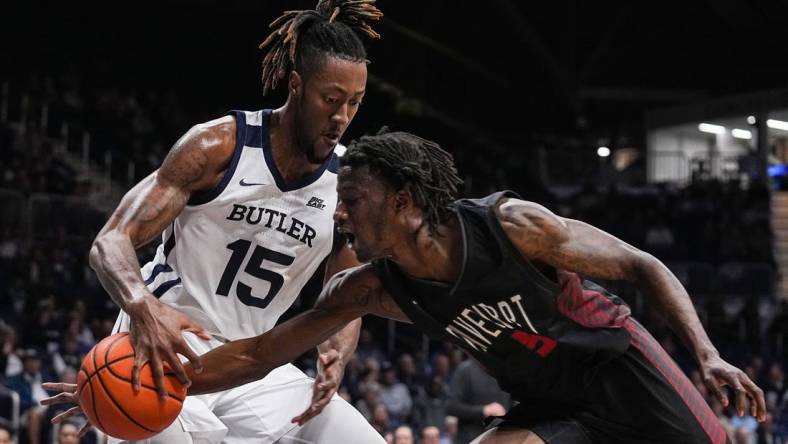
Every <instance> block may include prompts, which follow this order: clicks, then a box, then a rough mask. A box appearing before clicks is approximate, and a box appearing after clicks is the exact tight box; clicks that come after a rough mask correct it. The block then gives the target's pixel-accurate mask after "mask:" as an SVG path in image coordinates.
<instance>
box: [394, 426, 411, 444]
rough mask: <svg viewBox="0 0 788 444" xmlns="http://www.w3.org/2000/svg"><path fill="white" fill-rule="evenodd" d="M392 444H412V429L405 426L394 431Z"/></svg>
mask: <svg viewBox="0 0 788 444" xmlns="http://www.w3.org/2000/svg"><path fill="white" fill-rule="evenodd" d="M394 444H413V429H411V428H410V427H408V426H406V425H402V426H399V427H397V429H396V430H394Z"/></svg>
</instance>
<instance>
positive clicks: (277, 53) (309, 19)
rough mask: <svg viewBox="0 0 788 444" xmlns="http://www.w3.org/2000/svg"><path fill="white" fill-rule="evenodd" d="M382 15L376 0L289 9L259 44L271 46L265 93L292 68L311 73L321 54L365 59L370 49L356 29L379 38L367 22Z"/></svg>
mask: <svg viewBox="0 0 788 444" xmlns="http://www.w3.org/2000/svg"><path fill="white" fill-rule="evenodd" d="M381 17H383V13H382V12H380V10H379V9H378V8H377V7H375V0H320V1H319V2H318V4H317V7H316V8H315V9H314V10H303V11H286V12H285V13H284V14H283V15H282V16H281V17H279V18H278V19H276V20H274V21H273V22H272V23H271V24H270V25H269V27H270V28H274V29H275V31H273V32H271V34H270V35H269V36H268V38H267V39H265V41H264V42H263V43H261V44H260V49H263V48H265V47H266V46H267V47H268V53H267V54H266V55H265V58H264V59H263V76H262V81H263V95H265V94H268V91H270V90H272V89H274V88H276V84H277V83H278V82H279V80H280V79H282V78H284V77H285V76H286V75H287V74H289V73H290V71H291V70H292V69H293V68H295V70H296V71H298V73H299V74H301V75H304V76H306V75H308V73H310V72H311V71H312V69H314V68H315V66H316V65H317V64H318V63H319V62H320V61H321V60H322V59H321V58H319V57H318V56H322V55H330V56H332V57H339V58H341V59H344V60H349V61H353V62H366V57H367V51H366V49H365V48H364V45H363V43H361V39H359V38H358V36H357V35H356V33H355V32H354V30H357V31H359V32H362V33H364V34H365V35H367V36H368V37H370V38H380V34H378V33H377V32H375V31H374V30H373V29H372V28H371V27H370V26H369V24H367V21H371V20H379V19H380V18H381Z"/></svg>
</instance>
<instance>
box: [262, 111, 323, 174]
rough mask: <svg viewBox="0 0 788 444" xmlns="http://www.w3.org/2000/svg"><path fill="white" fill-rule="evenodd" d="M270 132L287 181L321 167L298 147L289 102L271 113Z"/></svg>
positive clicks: (279, 165)
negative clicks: (310, 160) (312, 161)
mask: <svg viewBox="0 0 788 444" xmlns="http://www.w3.org/2000/svg"><path fill="white" fill-rule="evenodd" d="M269 133H270V139H271V154H272V155H273V158H274V162H275V163H276V168H277V169H278V170H279V173H280V174H281V175H282V177H283V178H284V179H285V181H291V180H295V179H298V178H300V177H303V176H307V175H309V174H311V173H313V172H314V171H315V170H317V169H318V168H320V164H314V163H311V162H309V160H308V159H307V157H306V154H304V153H303V152H302V151H301V150H300V149H298V142H297V140H296V137H295V134H296V127H295V119H294V118H293V113H292V112H291V111H290V110H289V108H288V104H287V103H285V105H284V106H282V107H281V108H279V109H275V110H274V111H273V112H272V113H271V120H270V123H269Z"/></svg>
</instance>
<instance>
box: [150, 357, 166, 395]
mask: <svg viewBox="0 0 788 444" xmlns="http://www.w3.org/2000/svg"><path fill="white" fill-rule="evenodd" d="M150 370H151V373H152V374H153V385H155V386H156V393H158V394H159V399H161V400H162V401H163V400H165V399H167V390H165V389H164V370H163V369H162V364H161V359H160V358H159V355H158V353H155V352H154V353H153V356H151V359H150Z"/></svg>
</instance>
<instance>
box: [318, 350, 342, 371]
mask: <svg viewBox="0 0 788 444" xmlns="http://www.w3.org/2000/svg"><path fill="white" fill-rule="evenodd" d="M338 359H339V352H337V351H336V350H329V351H327V352H325V353H320V363H322V364H323V367H328V366H329V365H331V364H333V363H334V362H335V361H337V360H338Z"/></svg>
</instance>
